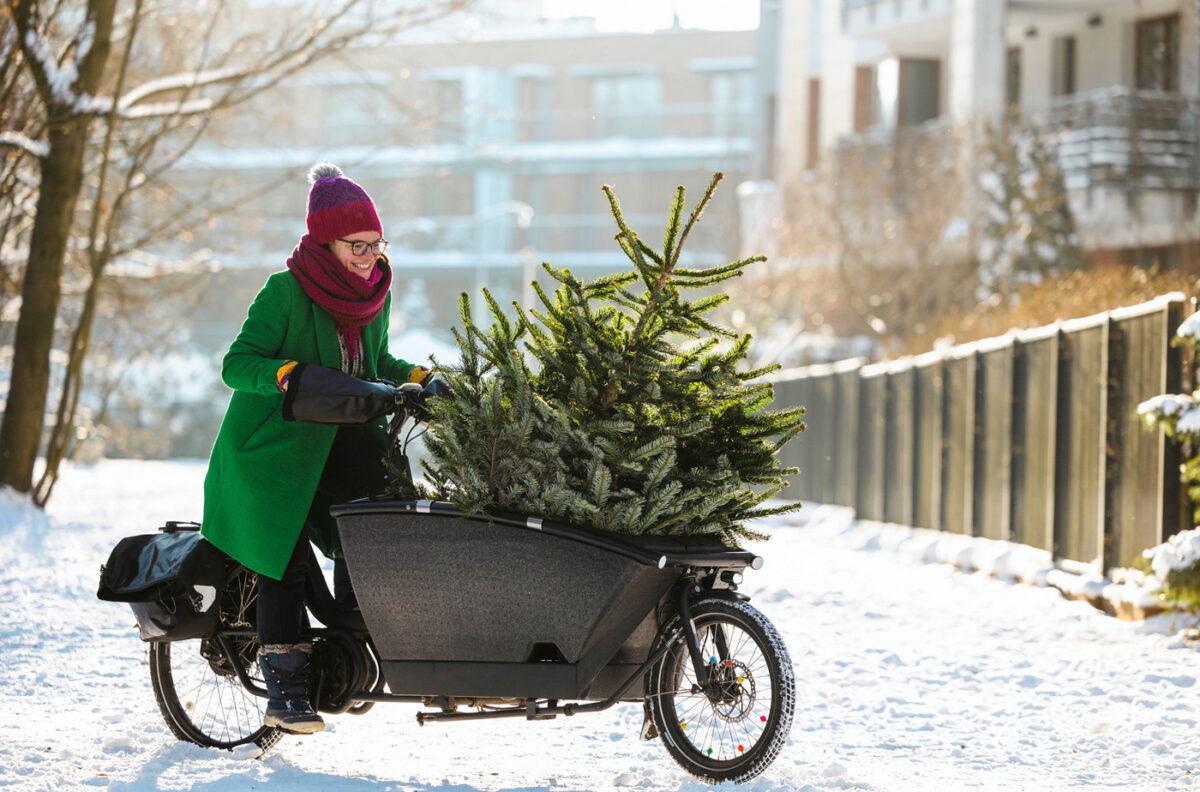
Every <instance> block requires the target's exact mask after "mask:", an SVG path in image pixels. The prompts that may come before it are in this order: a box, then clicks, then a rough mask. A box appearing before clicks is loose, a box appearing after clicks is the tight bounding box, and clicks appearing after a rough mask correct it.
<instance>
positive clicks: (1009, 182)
mask: <svg viewBox="0 0 1200 792" xmlns="http://www.w3.org/2000/svg"><path fill="white" fill-rule="evenodd" d="M982 162H983V167H982V169H981V172H980V174H979V179H978V184H979V189H980V193H981V194H982V196H983V203H984V206H985V211H984V217H983V228H982V230H983V238H982V240H981V242H980V245H979V260H980V261H979V263H980V281H981V282H982V285H983V286H984V287H985V288H986V289H987V290H989V291H990V292H991V293H993V294H1000V295H1005V296H1007V295H1010V294H1011V293H1012V292H1013V291H1014V290H1015V289H1016V288H1017V287H1018V286H1019V285H1021V284H1023V283H1037V282H1038V281H1040V280H1041V279H1042V278H1043V277H1044V276H1046V275H1050V274H1060V273H1063V272H1067V271H1070V270H1073V269H1075V268H1077V267H1078V266H1079V264H1080V261H1081V249H1080V246H1079V234H1078V233H1077V231H1076V228H1075V219H1074V217H1073V215H1072V213H1071V207H1070V205H1069V204H1068V202H1067V191H1066V189H1065V187H1064V184H1063V173H1062V168H1061V167H1060V166H1059V163H1058V152H1057V148H1056V145H1055V142H1054V141H1053V140H1052V139H1049V138H1047V137H1046V136H1045V134H1044V133H1041V132H1038V131H1035V130H1031V129H1029V128H1026V127H1022V126H1021V125H1020V124H1019V122H1018V120H1017V119H1016V118H1015V117H1013V116H1011V115H1010V116H1006V117H1005V119H1004V121H1003V123H1001V124H999V125H995V126H993V125H989V127H988V136H987V141H986V143H985V145H984V149H983V152H982Z"/></svg>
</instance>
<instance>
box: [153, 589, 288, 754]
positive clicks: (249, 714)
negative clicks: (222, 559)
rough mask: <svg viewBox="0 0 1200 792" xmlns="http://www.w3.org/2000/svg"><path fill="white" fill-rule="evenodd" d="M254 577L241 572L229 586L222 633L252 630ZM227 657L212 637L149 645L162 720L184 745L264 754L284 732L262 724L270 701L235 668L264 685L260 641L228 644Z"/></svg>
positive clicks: (244, 639) (235, 640) (252, 639)
mask: <svg viewBox="0 0 1200 792" xmlns="http://www.w3.org/2000/svg"><path fill="white" fill-rule="evenodd" d="M257 593H258V592H257V580H256V576H255V575H254V574H253V573H252V572H249V571H248V570H246V569H244V568H239V569H238V571H237V572H236V573H234V575H233V576H231V578H230V580H229V582H228V583H227V584H226V587H225V592H224V594H223V597H222V601H221V628H222V629H224V630H243V631H252V630H253V629H254V624H253V618H254V600H255V597H256V596H257ZM228 643H229V645H230V646H231V647H232V648H233V653H232V654H233V656H232V657H231V656H229V654H227V653H226V652H225V651H224V649H223V648H222V646H221V644H220V643H219V642H218V641H217V640H216V639H213V638H205V639H200V640H192V641H169V642H168V641H160V642H156V643H152V644H150V683H151V686H152V687H153V688H154V698H155V699H156V700H157V702H158V708H159V709H160V710H161V711H162V715H163V719H164V720H166V722H167V726H168V727H169V728H170V729H171V732H172V733H173V734H174V735H175V736H176V737H178V738H179V739H180V740H186V741H187V742H193V743H196V744H197V745H203V746H205V747H208V748H225V749H232V748H236V747H237V746H239V745H247V744H250V743H253V744H255V745H257V746H258V747H259V748H260V749H261V750H262V751H266V750H267V749H269V748H270V747H271V746H273V745H274V744H275V743H277V742H278V741H279V738H280V737H282V736H283V733H282V732H281V731H280V730H279V729H276V728H272V727H269V726H264V725H263V721H262V718H263V712H264V711H265V710H266V706H267V702H266V699H264V698H260V697H258V696H255V695H254V694H253V693H251V692H250V691H248V690H246V688H245V687H244V686H243V685H242V683H241V681H240V680H239V679H238V675H237V670H236V668H235V664H236V665H237V666H240V667H241V669H242V670H243V671H245V672H246V673H247V674H248V675H249V676H250V678H251V679H252V680H254V681H255V682H257V683H258V684H259V685H261V684H262V672H261V670H260V669H259V667H258V639H257V638H255V637H236V638H230V639H229V640H228Z"/></svg>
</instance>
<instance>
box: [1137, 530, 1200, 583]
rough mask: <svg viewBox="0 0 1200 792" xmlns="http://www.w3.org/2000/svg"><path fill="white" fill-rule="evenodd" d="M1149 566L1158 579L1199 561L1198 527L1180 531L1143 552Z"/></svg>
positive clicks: (1164, 578) (1199, 532)
mask: <svg viewBox="0 0 1200 792" xmlns="http://www.w3.org/2000/svg"><path fill="white" fill-rule="evenodd" d="M1144 555H1145V556H1146V557H1147V558H1149V559H1150V568H1151V569H1153V570H1154V575H1155V577H1157V578H1158V579H1159V580H1166V579H1167V575H1168V574H1170V573H1171V572H1176V571H1181V570H1184V569H1187V568H1188V567H1190V566H1193V565H1195V564H1196V562H1198V561H1200V529H1197V528H1193V529H1192V530H1190V531H1180V532H1179V533H1177V534H1175V535H1174V536H1172V537H1171V538H1170V539H1168V540H1167V541H1165V542H1163V543H1162V544H1160V545H1158V546H1156V547H1151V548H1150V549H1148V550H1146V551H1145V552H1144Z"/></svg>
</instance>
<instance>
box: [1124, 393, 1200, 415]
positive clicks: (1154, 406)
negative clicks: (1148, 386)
mask: <svg viewBox="0 0 1200 792" xmlns="http://www.w3.org/2000/svg"><path fill="white" fill-rule="evenodd" d="M1194 404H1195V401H1194V400H1193V399H1192V397H1190V396H1185V395H1184V394H1182V393H1163V394H1160V395H1158V396H1151V397H1150V398H1149V399H1146V400H1145V401H1144V402H1142V403H1141V404H1139V405H1138V407H1137V414H1138V415H1141V416H1147V417H1153V416H1154V414H1156V413H1161V414H1162V415H1165V416H1171V415H1179V414H1181V413H1183V411H1184V410H1187V409H1188V408H1190V407H1192V406H1193V405H1194Z"/></svg>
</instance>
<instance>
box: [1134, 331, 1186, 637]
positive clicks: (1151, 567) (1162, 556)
mask: <svg viewBox="0 0 1200 792" xmlns="http://www.w3.org/2000/svg"><path fill="white" fill-rule="evenodd" d="M1198 338H1200V312H1196V313H1194V314H1192V315H1191V316H1189V317H1188V318H1187V319H1184V320H1183V321H1182V322H1181V323H1180V324H1179V329H1178V330H1176V331H1175V338H1174V339H1173V340H1172V342H1171V343H1172V344H1175V345H1177V346H1179V345H1182V346H1184V347H1186V348H1187V350H1188V357H1189V358H1190V359H1192V360H1194V359H1195V351H1196V341H1197V339H1198ZM1193 370H1194V367H1193ZM1137 412H1138V415H1139V416H1141V418H1142V420H1143V421H1144V422H1145V424H1146V426H1147V427H1148V428H1152V429H1157V428H1161V429H1162V430H1163V431H1164V432H1166V435H1167V437H1170V438H1172V439H1173V440H1175V441H1177V442H1179V443H1181V444H1182V445H1183V456H1184V462H1183V465H1182V470H1181V476H1182V479H1183V482H1184V484H1185V485H1186V486H1187V491H1188V496H1189V497H1190V498H1191V500H1192V522H1193V523H1200V389H1197V390H1195V391H1193V392H1192V393H1191V394H1184V393H1164V394H1161V395H1159V396H1154V397H1152V398H1149V399H1146V401H1144V402H1142V403H1141V404H1139V405H1138V408H1137ZM1136 565H1137V567H1138V568H1139V569H1142V570H1143V571H1145V572H1147V573H1149V574H1153V575H1154V577H1155V578H1156V579H1157V580H1158V581H1159V582H1160V583H1161V585H1162V589H1161V591H1160V592H1159V593H1160V596H1161V597H1162V599H1163V600H1164V601H1165V602H1167V603H1168V604H1170V605H1171V606H1172V607H1176V608H1179V609H1181V610H1186V611H1188V612H1190V613H1195V612H1197V611H1200V528H1193V529H1192V530H1190V531H1181V532H1180V533H1177V534H1175V535H1174V536H1172V537H1171V538H1170V539H1168V540H1167V541H1166V542H1163V543H1162V544H1160V545H1158V546H1156V547H1151V548H1149V549H1148V550H1145V551H1143V552H1142V555H1141V557H1140V558H1138V559H1137V564H1136Z"/></svg>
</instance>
